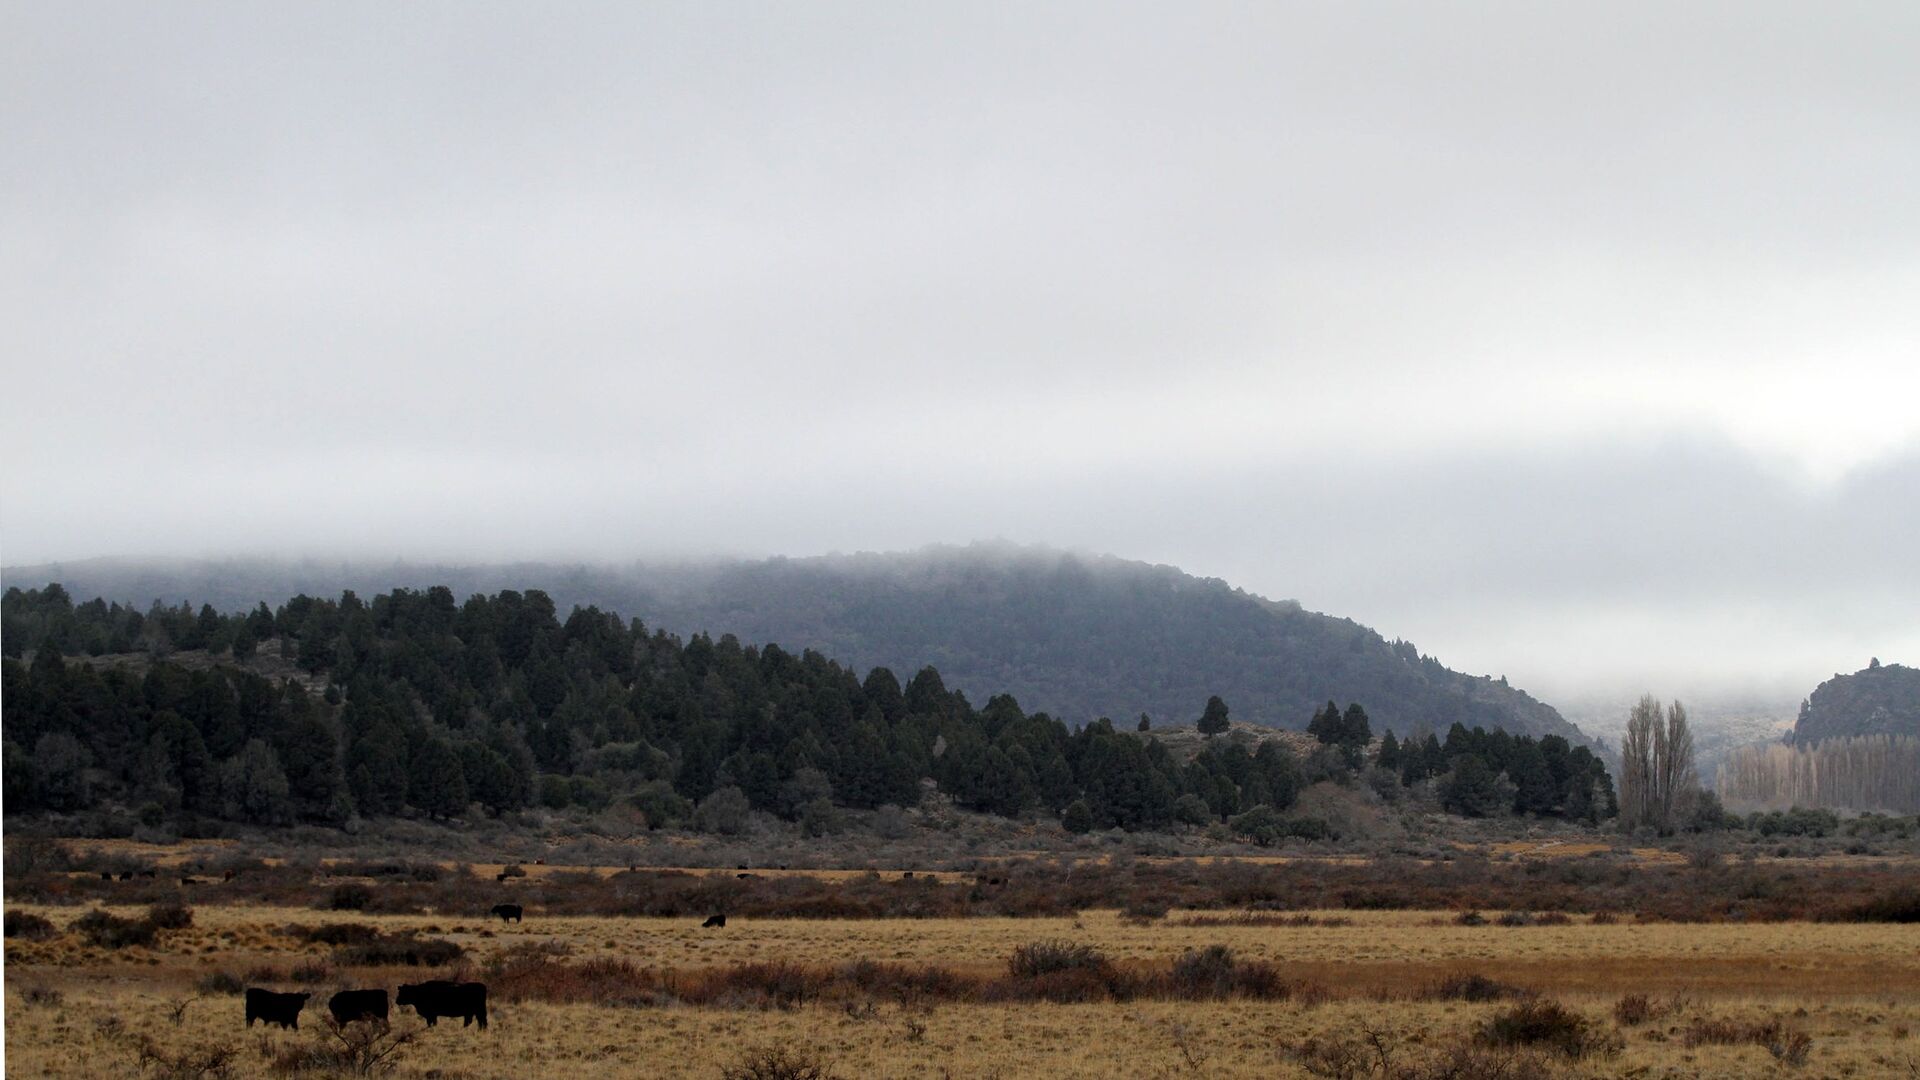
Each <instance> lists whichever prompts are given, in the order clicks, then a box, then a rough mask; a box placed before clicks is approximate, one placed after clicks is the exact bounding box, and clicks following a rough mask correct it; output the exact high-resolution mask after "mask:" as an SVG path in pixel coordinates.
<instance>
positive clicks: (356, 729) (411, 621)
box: [0, 586, 1611, 833]
mask: <svg viewBox="0 0 1920 1080" xmlns="http://www.w3.org/2000/svg"><path fill="white" fill-rule="evenodd" d="M250 603H251V601H250ZM5 619H6V633H7V640H8V642H9V644H10V645H13V644H18V643H20V642H22V641H25V642H27V646H28V649H30V651H31V653H32V658H31V661H30V662H24V661H23V660H22V659H19V658H12V659H7V660H5V661H3V662H0V672H4V677H5V698H6V702H7V730H6V767H5V781H6V787H7V790H6V800H7V806H8V807H9V809H18V810H33V809H75V810H77V809H86V808H90V807H92V806H96V805H99V804H101V803H103V802H108V801H112V802H118V803H120V804H122V805H129V806H135V805H137V806H143V807H144V808H145V809H143V810H142V820H143V821H146V822H147V823H148V824H153V825H158V824H160V823H162V822H163V821H164V820H165V819H166V818H167V817H168V816H170V815H179V814H193V815H204V816H207V817H225V818H229V819H234V820H242V821H248V822H256V823H262V824H277V823H290V822H311V823H317V824H329V825H339V824H343V823H346V822H347V821H348V819H350V818H351V817H353V816H354V815H356V814H357V815H360V816H384V815H404V814H420V815H425V816H429V817H434V818H451V817H459V816H463V815H465V814H468V813H470V812H472V810H473V808H474V807H476V806H477V807H478V808H479V809H481V810H482V811H484V812H486V813H488V814H501V813H506V812H509V811H513V810H517V809H520V808H523V807H526V806H529V805H533V804H535V803H538V804H540V805H544V806H547V807H551V808H553V809H557V810H565V809H571V808H579V809H583V810H588V811H597V810H600V809H603V808H605V807H608V806H610V805H612V804H613V803H615V802H616V801H619V800H626V801H627V802H629V804H630V805H632V806H634V807H635V808H637V809H639V810H640V811H641V812H642V813H644V814H645V815H646V820H647V823H648V824H649V825H650V826H653V827H658V826H661V825H664V824H680V823H688V822H691V823H695V824H698V825H700V826H701V827H705V828H710V829H714V830H715V831H726V832H735V833H737V832H740V831H742V830H744V829H745V828H746V827H747V823H748V820H749V815H750V814H752V813H756V812H758V813H766V814H772V815H777V816H779V817H782V818H785V819H787V820H791V821H797V822H802V823H803V825H804V827H805V828H807V829H810V830H813V831H825V830H831V829H833V828H837V827H838V823H839V821H840V817H839V816H838V815H837V814H836V813H834V812H833V808H835V807H842V806H844V807H854V808H859V809H872V808H876V807H880V806H884V805H893V806H901V807H906V806H912V805H915V804H917V803H918V802H919V801H920V798H921V794H922V785H923V783H924V782H925V781H926V779H927V778H929V777H931V778H932V780H933V781H934V782H935V783H937V785H938V787H939V789H940V790H941V791H942V792H944V793H946V794H948V795H950V796H952V797H953V799H954V800H955V801H956V802H957V803H958V804H959V805H961V806H963V807H966V808H968V809H972V810H978V811H984V812H989V813H994V814H1001V815H1010V816H1022V815H1035V816H1042V815H1044V816H1047V817H1052V816H1056V815H1058V816H1061V817H1062V818H1063V820H1064V819H1066V818H1068V816H1069V815H1068V814H1067V811H1068V808H1069V807H1072V806H1074V804H1076V803H1077V804H1079V806H1080V809H1079V810H1075V811H1073V813H1072V814H1071V820H1072V822H1073V824H1074V825H1075V826H1078V825H1079V824H1081V823H1082V818H1081V811H1082V810H1084V812H1085V815H1086V824H1087V827H1088V828H1090V829H1106V828H1116V827H1117V828H1122V829H1130V830H1132V829H1143V828H1159V827H1164V826H1166V825H1169V824H1171V823H1172V822H1174V821H1175V819H1176V818H1175V808H1176V804H1178V805H1179V806H1180V807H1181V810H1180V820H1183V821H1187V822H1193V823H1198V822H1201V821H1209V820H1222V819H1225V818H1228V817H1231V816H1233V815H1236V814H1240V813H1242V812H1244V811H1247V810H1249V809H1251V808H1254V807H1259V806H1269V807H1272V808H1273V809H1274V810H1275V811H1284V810H1286V809H1287V808H1289V807H1291V806H1292V805H1293V803H1294V800H1295V798H1296V795H1297V793H1298V791H1299V790H1300V788H1301V787H1302V786H1303V784H1304V783H1306V782H1307V781H1308V780H1310V779H1315V778H1319V777H1320V776H1321V775H1322V774H1329V775H1333V778H1335V779H1339V780H1342V781H1343V782H1351V765H1352V764H1353V760H1350V759H1349V758H1347V757H1345V756H1340V757H1338V760H1336V761H1334V762H1332V763H1330V764H1329V765H1328V766H1327V768H1326V769H1323V770H1319V771H1318V772H1315V773H1311V774H1309V773H1305V772H1303V770H1302V768H1301V765H1300V763H1299V762H1297V761H1296V760H1294V758H1293V757H1292V755H1290V754H1289V753H1287V752H1286V750H1285V749H1284V748H1283V747H1282V746H1281V745H1280V744H1279V743H1277V742H1275V741H1271V740H1269V741H1266V742H1263V743H1261V744H1260V747H1259V750H1258V751H1257V752H1256V753H1252V754H1249V753H1248V751H1247V750H1246V748H1245V747H1244V746H1238V745H1233V744H1231V743H1230V742H1229V741H1228V740H1225V739H1213V740H1210V745H1208V746H1207V747H1206V749H1205V750H1204V751H1203V752H1202V753H1201V754H1199V755H1198V756H1197V757H1196V758H1195V759H1194V760H1192V761H1190V762H1186V763H1184V764H1183V763H1181V762H1178V761H1176V760H1174V758H1173V757H1172V755H1171V753H1170V752H1169V751H1168V749H1167V748H1166V746H1165V745H1163V744H1162V743H1161V742H1160V741H1159V740H1157V739H1156V738H1154V737H1152V734H1151V732H1149V733H1148V734H1146V735H1142V734H1140V733H1138V732H1137V731H1127V732H1124V733H1123V732H1119V731H1116V730H1115V728H1114V725H1113V724H1112V723H1111V722H1109V721H1107V720H1105V719H1101V720H1097V721H1095V722H1093V723H1090V724H1087V725H1085V726H1083V727H1081V728H1080V729H1079V730H1077V731H1074V730H1071V729H1070V728H1069V727H1068V726H1067V725H1066V724H1064V723H1062V722H1061V721H1060V720H1058V719H1056V718H1054V717H1052V716H1049V715H1047V714H1044V713H1028V712H1026V711H1025V710H1024V709H1022V708H1021V706H1020V705H1019V704H1018V702H1016V701H1015V699H1014V698H1013V697H1012V696H1010V695H1005V694H1001V695H996V696H993V697H991V698H990V699H988V700H987V702H986V704H985V705H984V706H983V707H980V708H976V707H974V706H973V705H972V704H971V702H969V700H968V699H967V698H966V697H965V696H964V695H962V694H959V693H957V692H954V691H953V690H951V689H950V688H949V687H948V685H947V684H946V682H945V681H944V680H943V678H942V675H941V673H940V672H939V671H936V670H934V669H933V668H922V669H920V670H918V671H917V672H916V673H915V674H914V675H913V677H912V678H911V679H910V680H908V681H907V683H906V685H905V686H902V685H901V684H900V682H899V680H898V679H897V678H896V677H895V676H894V674H893V673H892V671H890V670H888V669H886V668H874V669H873V670H872V671H870V672H869V673H868V674H867V676H866V677H865V678H864V679H860V678H858V677H857V676H856V675H855V673H854V672H853V671H852V670H850V669H848V668H846V667H843V666H842V665H840V664H837V663H835V662H833V661H831V660H829V659H827V658H826V657H824V656H822V655H821V654H819V653H817V652H813V651H810V650H809V651H805V652H801V653H792V652H788V651H786V650H784V649H782V648H780V647H779V646H777V645H765V646H759V647H755V646H748V645H744V644H742V643H741V642H740V641H739V640H737V639H735V638H734V637H732V636H721V637H718V638H714V637H711V636H708V635H706V634H696V635H694V636H692V637H690V638H687V639H685V640H684V641H683V640H681V639H678V638H675V637H672V636H670V635H667V634H665V633H661V632H658V631H653V630H649V629H648V628H647V627H645V626H643V625H642V624H641V623H640V622H638V621H637V620H636V621H631V622H623V621H622V620H621V619H619V618H617V617H615V616H613V615H610V614H607V613H604V612H601V611H599V610H598V609H596V608H591V607H588V608H576V609H574V610H573V611H572V612H571V613H569V614H568V615H567V616H566V617H565V618H564V619H562V618H561V617H560V616H559V614H558V613H557V610H556V607H555V605H554V603H553V601H552V599H551V598H549V597H548V596H547V595H546V594H544V593H541V592H538V591H533V590H529V591H526V592H515V591H511V590H508V591H502V592H499V593H497V594H495V595H493V596H482V595H476V596H473V597H471V598H469V599H468V600H466V601H465V602H464V603H460V602H456V601H455V599H454V594H453V592H452V591H451V590H449V589H446V588H439V587H436V588H430V589H426V590H424V591H416V590H408V589H401V590H395V591H394V592H392V593H383V594H379V595H375V596H372V597H371V598H370V599H363V598H362V597H360V596H359V595H356V594H354V593H351V592H347V593H343V594H342V595H341V596H340V597H339V599H337V600H324V599H317V598H314V597H310V596H296V597H294V598H293V599H292V600H289V601H288V602H287V603H285V604H284V605H282V606H280V607H279V608H278V609H276V610H271V611H270V610H268V609H267V608H266V607H265V605H263V604H262V605H256V606H254V607H253V609H252V610H250V611H248V612H247V613H245V614H237V615H229V616H222V615H219V614H218V613H217V612H210V609H208V608H206V607H205V606H204V605H202V606H201V607H198V608H194V607H188V606H179V607H171V608H170V607H165V606H156V607H155V608H154V609H152V610H151V611H150V612H148V613H146V614H144V615H143V614H141V613H139V612H137V611H133V610H132V609H128V608H121V607H116V606H113V605H110V604H108V603H106V602H104V601H93V602H89V603H86V604H81V605H78V606H75V605H73V604H72V602H71V600H70V598H69V597H68V596H67V595H66V593H65V591H64V590H62V589H60V588H58V587H57V586H54V587H49V588H48V589H44V590H35V591H31V592H22V591H20V590H18V589H14V590H9V591H8V593H7V594H6V600H5ZM247 634H252V635H253V638H254V640H255V641H256V642H257V643H260V644H261V645H262V648H261V650H260V651H261V652H262V653H266V654H269V655H277V654H280V653H281V652H282V650H283V647H284V648H285V650H286V651H287V655H290V656H295V657H298V658H299V663H301V664H302V665H303V666H305V667H306V668H307V669H308V670H311V671H314V672H316V673H320V674H322V675H324V677H325V679H326V690H325V692H324V693H321V694H313V693H310V692H308V691H307V690H305V689H302V688H301V687H300V686H299V685H298V684H295V683H291V682H286V683H278V684H276V683H275V682H273V681H271V680H269V679H267V678H264V677H262V676H261V675H259V674H257V673H256V672H254V671H251V670H248V669H246V668H245V667H240V666H235V665H233V664H231V663H228V662H224V658H223V657H215V658H213V663H212V664H211V666H206V665H205V664H203V663H200V662H196V663H195V665H194V667H192V668H189V667H186V666H181V665H176V664H175V663H172V662H169V661H166V660H161V661H159V662H153V663H151V664H149V665H148V666H147V667H146V668H145V670H144V672H143V673H142V674H135V673H134V671H133V669H132V668H130V667H127V666H121V665H116V664H101V663H92V662H87V661H86V660H83V659H75V658H73V657H75V656H84V655H90V654H91V653H92V652H93V651H94V650H96V649H97V650H99V651H102V652H104V651H107V650H110V649H114V648H125V649H135V648H138V649H141V650H144V651H145V652H146V653H147V654H148V655H149V656H160V655H166V654H169V653H171V652H172V651H173V650H176V649H179V648H185V647H186V645H185V644H183V643H188V642H200V643H202V644H204V645H206V646H208V647H211V646H213V645H215V644H218V643H221V642H229V643H231V642H238V641H241V640H244V639H245V637H246V635H247ZM1207 700H1208V705H1207V708H1206V720H1207V724H1208V726H1209V728H1216V727H1217V726H1218V725H1224V723H1225V720H1226V711H1227V710H1226V705H1225V703H1224V701H1222V700H1221V699H1220V698H1219V696H1217V695H1214V696H1211V697H1209V698H1208V699H1207ZM1125 715H1138V712H1137V710H1132V711H1129V712H1128V713H1126V714H1125ZM1316 723H1318V724H1321V726H1322V727H1323V728H1324V729H1325V730H1327V731H1328V732H1329V733H1330V737H1331V738H1332V740H1333V742H1332V744H1331V745H1333V746H1335V747H1337V748H1338V750H1337V754H1338V755H1348V754H1357V753H1358V752H1359V751H1360V750H1361V748H1364V746H1365V745H1366V739H1367V738H1368V737H1370V730H1369V728H1370V721H1369V720H1368V718H1367V714H1366V711H1365V710H1363V709H1361V708H1360V707H1359V706H1358V705H1351V706H1349V707H1348V708H1347V709H1346V710H1345V711H1344V712H1343V711H1340V710H1339V709H1338V708H1337V707H1334V706H1333V705H1332V704H1331V703H1329V704H1328V706H1327V708H1326V709H1324V710H1323V712H1322V718H1321V719H1317V720H1316ZM1455 731H1456V732H1458V733H1460V734H1459V736H1458V737H1459V738H1461V739H1467V740H1472V739H1495V740H1502V739H1508V737H1507V736H1505V735H1502V734H1499V733H1496V735H1495V736H1483V735H1482V734H1481V733H1480V732H1479V729H1473V731H1471V732H1469V731H1468V730H1467V729H1466V728H1464V727H1461V726H1458V725H1456V727H1455ZM1509 743H1510V740H1509V741H1508V742H1501V743H1498V744H1497V745H1493V746H1492V749H1491V750H1490V751H1487V752H1484V753H1483V754H1482V756H1483V757H1487V758H1488V760H1490V761H1497V762H1499V764H1498V765H1497V766H1496V770H1495V771H1496V772H1497V771H1499V769H1500V768H1502V767H1504V763H1505V761H1506V753H1507V750H1508V749H1510V746H1509ZM1556 744H1557V749H1556V748H1555V746H1556ZM1397 745H1398V747H1399V751H1398V757H1399V760H1400V766H1399V768H1400V774H1401V776H1402V778H1403V779H1406V780H1408V782H1417V781H1418V780H1419V779H1422V778H1424V777H1426V776H1428V775H1435V774H1438V773H1440V772H1445V771H1446V770H1447V769H1448V768H1450V767H1451V761H1450V755H1452V754H1454V752H1455V749H1456V748H1455V746H1454V745H1453V743H1452V742H1451V741H1450V742H1449V744H1448V746H1447V747H1446V749H1445V750H1444V751H1443V750H1442V748H1441V747H1440V745H1439V743H1438V742H1436V741H1433V740H1429V741H1428V743H1427V744H1425V746H1424V747H1420V746H1416V744H1414V743H1413V742H1411V741H1409V742H1406V743H1397ZM1463 745H1464V744H1463ZM1476 745H1477V744H1476ZM1483 749H1485V748H1483ZM1540 751H1541V753H1542V754H1543V755H1545V759H1546V764H1547V767H1548V771H1549V773H1550V775H1552V776H1553V777H1554V780H1555V784H1556V786H1555V787H1554V789H1553V796H1554V804H1555V809H1554V811H1538V812H1556V811H1557V812H1564V813H1570V814H1571V813H1574V812H1575V811H1576V809H1577V808H1580V807H1596V806H1603V805H1605V802H1606V800H1609V799H1610V798H1611V792H1610V788H1609V789H1606V790H1604V791H1602V790H1600V789H1599V788H1598V787H1596V783H1597V781H1594V780H1593V777H1592V775H1591V774H1590V773H1588V772H1583V771H1582V770H1583V769H1586V768H1587V763H1588V762H1595V765H1596V767H1597V762H1596V761H1595V759H1592V758H1591V755H1590V754H1588V753H1587V751H1585V750H1584V749H1581V750H1577V751H1573V752H1572V753H1571V754H1569V753H1567V751H1566V744H1565V740H1551V739H1550V740H1545V741H1543V742H1542V744H1541V746H1540ZM1496 752H1497V753H1496ZM1556 755H1557V756H1556ZM1556 762H1559V764H1558V765H1556ZM1343 763H1345V764H1343ZM1556 770H1557V771H1556ZM1598 776H1599V778H1600V781H1604V771H1601V772H1600V773H1599V774H1598ZM1563 778H1564V783H1562V780H1563ZM1583 781H1584V782H1585V788H1586V789H1591V791H1589V794H1590V795H1593V796H1594V797H1592V798H1589V799H1587V801H1586V802H1584V803H1582V802H1580V801H1579V800H1578V799H1577V798H1576V797H1575V796H1573V795H1569V794H1567V792H1569V791H1570V790H1572V789H1574V788H1579V787H1580V786H1581V783H1582V782H1583ZM1528 793H1529V798H1531V799H1533V802H1532V803H1529V805H1535V804H1538V805H1545V800H1544V799H1543V798H1541V797H1539V795H1540V793H1539V792H1538V791H1536V790H1535V789H1533V788H1529V789H1528ZM1602 795H1604V796H1605V798H1604V799H1603V798H1601V797H1600V796H1602ZM696 807H697V808H699V809H696ZM1581 812H1585V811H1584V810H1582V811H1581Z"/></svg>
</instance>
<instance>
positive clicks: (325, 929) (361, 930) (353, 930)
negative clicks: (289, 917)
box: [287, 923, 380, 945]
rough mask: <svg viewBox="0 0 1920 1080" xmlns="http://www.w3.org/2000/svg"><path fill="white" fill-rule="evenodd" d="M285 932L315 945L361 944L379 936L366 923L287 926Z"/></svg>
mask: <svg viewBox="0 0 1920 1080" xmlns="http://www.w3.org/2000/svg"><path fill="white" fill-rule="evenodd" d="M287 932H288V933H289V934H292V935H293V936H295V937H297V938H299V939H300V940H302V941H306V942H310V943H312V944H315V945H361V944H365V943H366V942H369V941H372V940H373V939H375V938H377V937H379V936H380V931H379V930H378V929H376V928H375V927H373V926H370V925H368V924H366V923H326V924H324V925H321V926H298V925H295V926H289V927H288V928H287Z"/></svg>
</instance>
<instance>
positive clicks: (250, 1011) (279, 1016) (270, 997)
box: [247, 986, 313, 1031]
mask: <svg viewBox="0 0 1920 1080" xmlns="http://www.w3.org/2000/svg"><path fill="white" fill-rule="evenodd" d="M312 996H313V995H312V994H276V993H274V992H273V991H272V990H262V989H260V988H259V987H255V986H249V987H247V1026H248V1027H252V1026H253V1022H254V1021H255V1020H264V1021H266V1022H267V1023H269V1024H279V1025H280V1026H281V1027H286V1028H292V1029H293V1030H295V1031H299V1030H300V1010H301V1009H303V1008H305V1007H306V1005H307V999H308V998H310V997H312Z"/></svg>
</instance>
